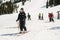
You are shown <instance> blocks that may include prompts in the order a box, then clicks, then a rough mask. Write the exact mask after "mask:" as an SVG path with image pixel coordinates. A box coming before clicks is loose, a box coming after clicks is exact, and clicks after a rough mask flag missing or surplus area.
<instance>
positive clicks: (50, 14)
mask: <svg viewBox="0 0 60 40" xmlns="http://www.w3.org/2000/svg"><path fill="white" fill-rule="evenodd" d="M48 17H49V21H50V22H51V21H53V22H54V19H53V18H54V15H53V13H49V15H48Z"/></svg>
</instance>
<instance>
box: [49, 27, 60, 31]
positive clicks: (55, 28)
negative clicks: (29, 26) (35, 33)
mask: <svg viewBox="0 0 60 40" xmlns="http://www.w3.org/2000/svg"><path fill="white" fill-rule="evenodd" d="M58 29H60V27H52V28H49V30H58Z"/></svg>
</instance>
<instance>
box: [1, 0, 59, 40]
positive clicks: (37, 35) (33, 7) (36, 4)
mask: <svg viewBox="0 0 60 40" xmlns="http://www.w3.org/2000/svg"><path fill="white" fill-rule="evenodd" d="M45 2H46V0H35V1H34V0H32V1H31V2H29V1H27V2H26V3H25V4H26V5H25V6H22V5H21V3H17V5H19V8H18V11H19V10H20V8H21V7H23V8H24V9H25V12H26V15H27V13H28V12H29V13H30V14H31V16H32V20H30V21H28V20H26V27H27V30H28V31H29V32H28V33H26V34H21V35H16V33H18V32H19V28H18V22H16V19H17V16H18V13H15V12H13V14H6V15H1V16H0V40H60V20H58V19H57V15H56V14H57V13H56V12H57V11H59V10H60V9H59V8H60V5H59V6H55V7H52V8H48V9H46V8H40V7H41V6H43V5H45ZM48 12H53V13H54V20H55V22H49V20H48ZM38 13H43V15H44V20H38Z"/></svg>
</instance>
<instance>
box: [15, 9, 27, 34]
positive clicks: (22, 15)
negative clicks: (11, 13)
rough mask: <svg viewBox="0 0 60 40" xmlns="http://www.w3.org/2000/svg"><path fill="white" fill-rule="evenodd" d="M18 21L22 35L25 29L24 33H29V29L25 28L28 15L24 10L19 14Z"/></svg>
mask: <svg viewBox="0 0 60 40" xmlns="http://www.w3.org/2000/svg"><path fill="white" fill-rule="evenodd" d="M16 21H19V26H20V33H23V29H24V32H26V31H27V29H26V27H25V21H26V14H25V12H24V9H23V8H21V9H20V13H19V15H18V18H17V20H16Z"/></svg>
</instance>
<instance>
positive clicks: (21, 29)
mask: <svg viewBox="0 0 60 40" xmlns="http://www.w3.org/2000/svg"><path fill="white" fill-rule="evenodd" d="M23 30H24V31H27V29H26V27H25V21H20V31H23Z"/></svg>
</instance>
